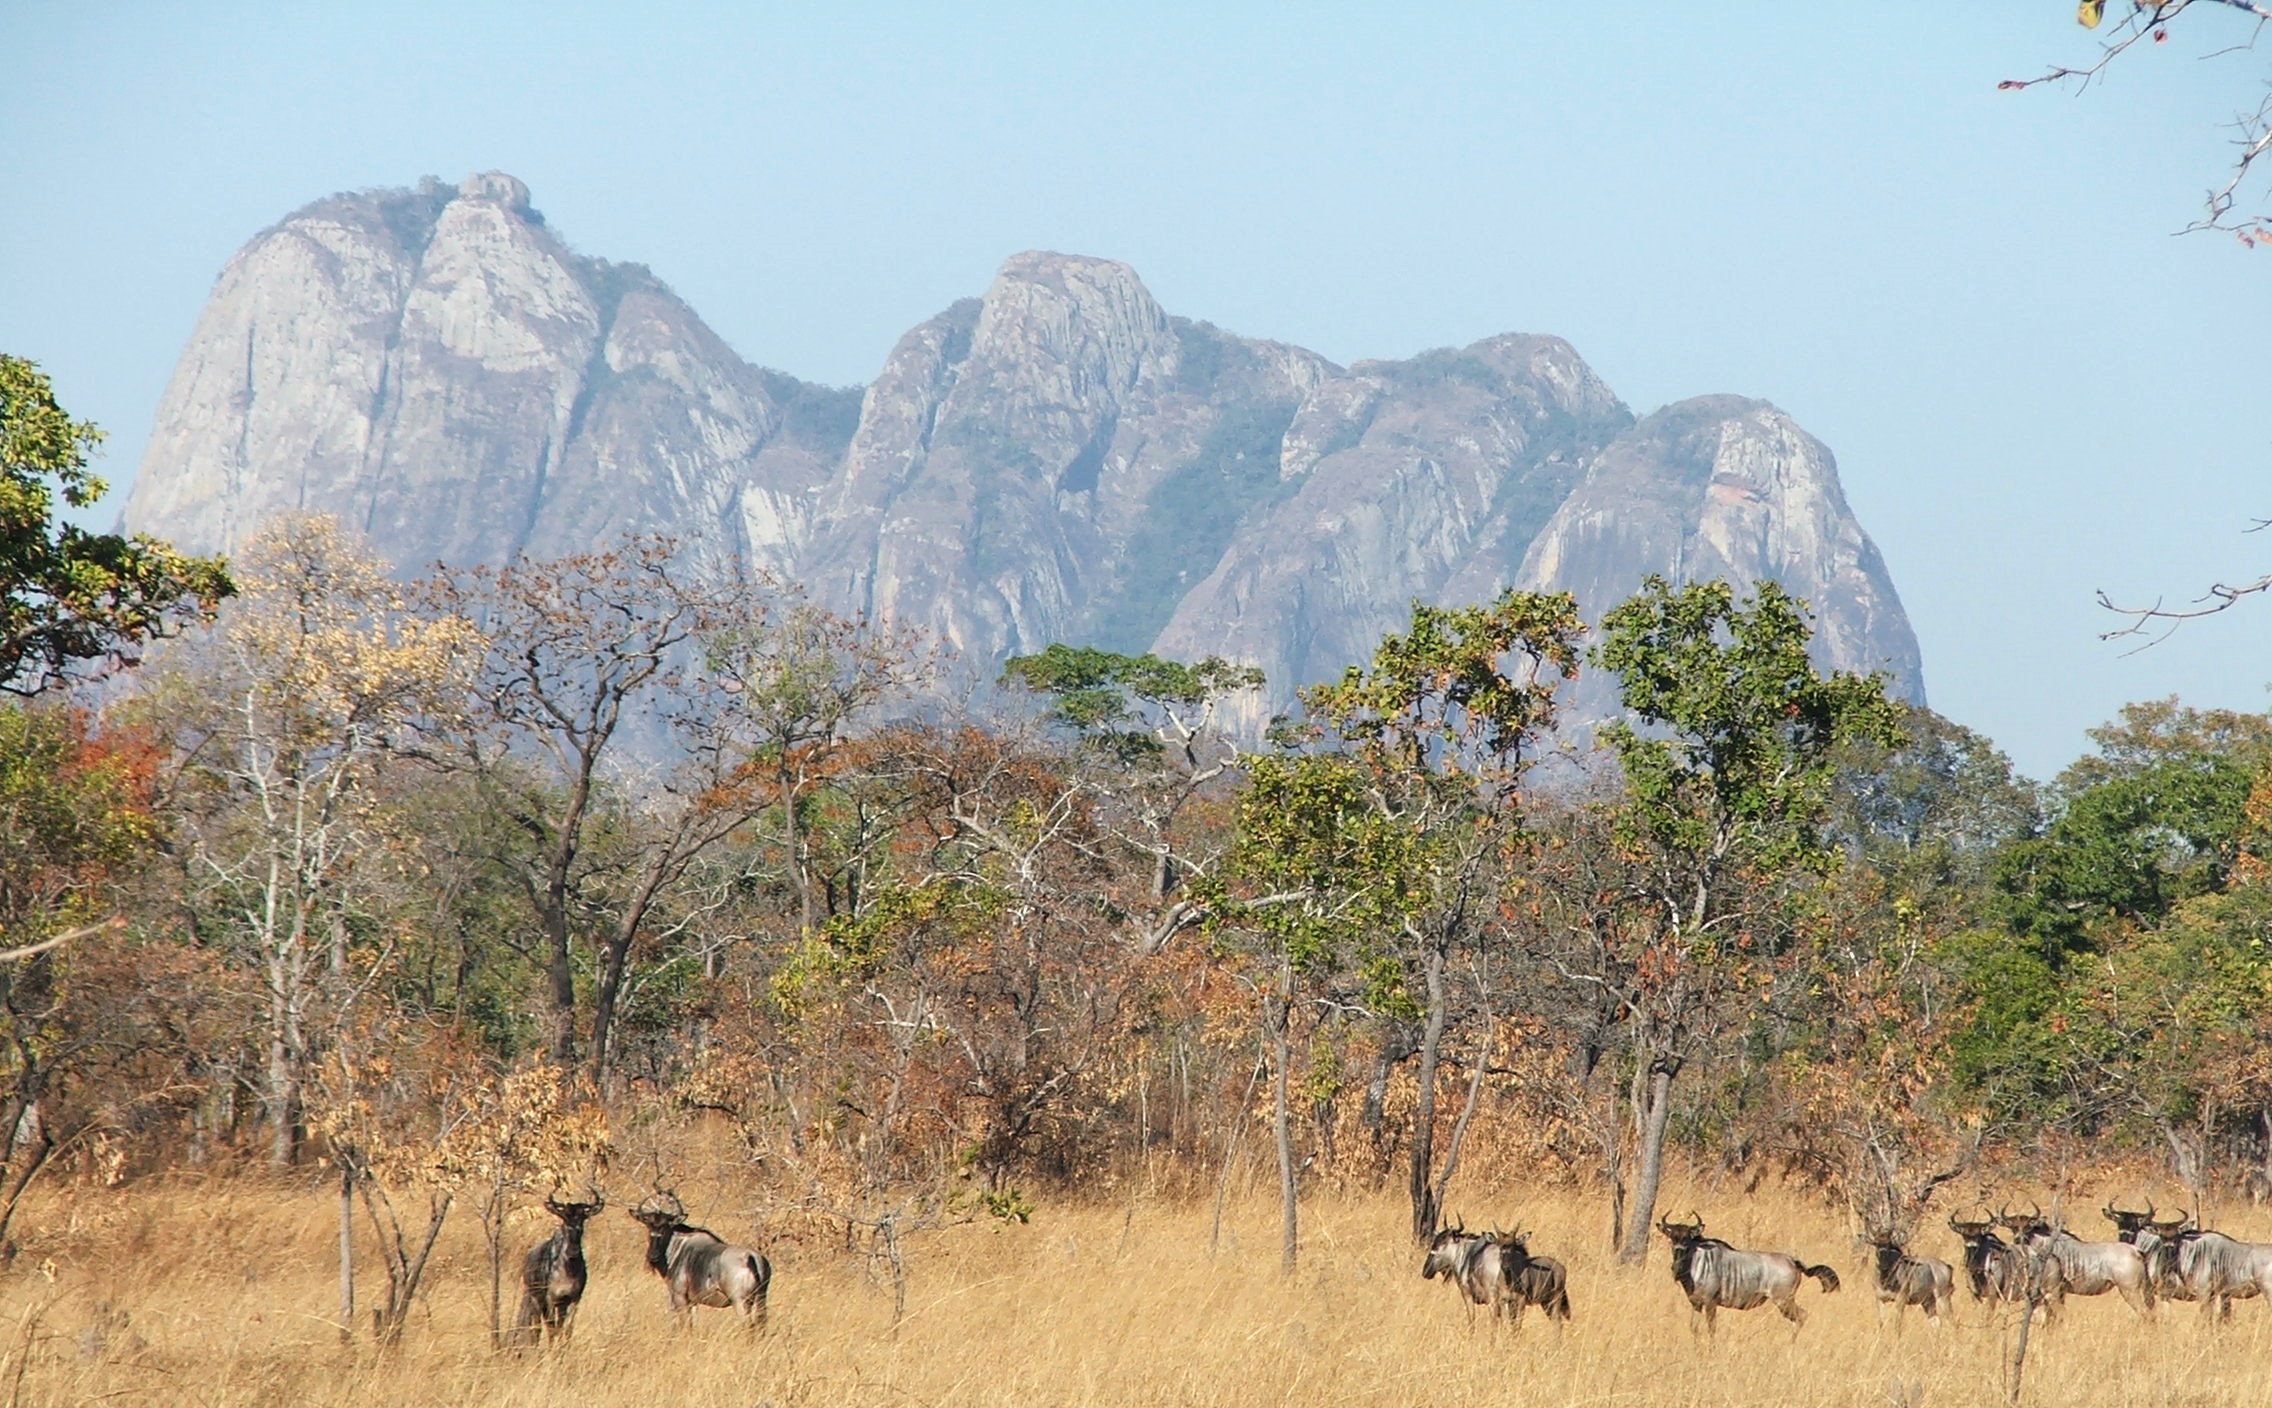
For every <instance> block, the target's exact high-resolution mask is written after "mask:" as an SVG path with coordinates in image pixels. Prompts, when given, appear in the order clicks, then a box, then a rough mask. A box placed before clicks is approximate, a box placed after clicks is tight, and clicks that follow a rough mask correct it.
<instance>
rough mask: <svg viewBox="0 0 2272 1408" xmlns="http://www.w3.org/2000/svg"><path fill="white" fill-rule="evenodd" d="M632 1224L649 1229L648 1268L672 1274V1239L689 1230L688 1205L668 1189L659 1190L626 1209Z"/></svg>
mask: <svg viewBox="0 0 2272 1408" xmlns="http://www.w3.org/2000/svg"><path fill="white" fill-rule="evenodd" d="M624 1211H625V1212H627V1213H629V1214H630V1215H631V1220H632V1221H633V1222H636V1223H638V1224H639V1225H640V1226H642V1227H644V1228H646V1229H647V1264H648V1265H649V1266H651V1267H653V1268H654V1269H655V1270H656V1271H658V1272H663V1273H666V1274H667V1273H668V1272H669V1270H670V1249H671V1238H672V1237H673V1236H674V1235H676V1234H677V1233H678V1232H679V1231H681V1230H683V1229H684V1228H685V1226H686V1204H684V1203H682V1202H680V1201H679V1200H678V1194H676V1193H673V1192H672V1191H671V1190H670V1189H668V1188H658V1189H656V1190H655V1192H654V1193H653V1194H652V1195H650V1196H648V1197H646V1198H642V1199H640V1201H639V1204H638V1206H636V1207H629V1208H625V1209H624Z"/></svg>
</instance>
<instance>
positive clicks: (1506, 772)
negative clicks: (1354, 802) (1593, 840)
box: [1303, 591, 1584, 1242]
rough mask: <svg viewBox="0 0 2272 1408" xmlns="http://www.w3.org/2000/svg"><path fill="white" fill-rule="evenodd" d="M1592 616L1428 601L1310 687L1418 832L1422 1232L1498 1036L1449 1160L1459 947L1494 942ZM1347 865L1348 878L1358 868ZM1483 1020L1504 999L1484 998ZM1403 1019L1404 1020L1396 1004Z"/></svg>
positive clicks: (1510, 598) (1391, 807) (1396, 941)
mask: <svg viewBox="0 0 2272 1408" xmlns="http://www.w3.org/2000/svg"><path fill="white" fill-rule="evenodd" d="M1583 629H1584V627H1583V625H1582V623H1581V622H1580V621H1579V619H1578V607H1577V602H1576V600H1575V599H1574V598H1573V597H1571V596H1570V595H1569V594H1567V593H1559V594H1556V595H1552V596H1542V595H1539V594H1537V593H1533V592H1518V591H1510V592H1507V593H1506V594H1504V595H1502V596H1501V597H1500V598H1499V599H1498V600H1497V601H1495V602H1492V603H1491V604H1489V605H1487V606H1471V607H1458V608H1448V607H1436V606H1424V605H1419V604H1415V605H1414V606H1413V608H1412V626H1411V629H1410V630H1409V631H1407V632H1406V633H1404V634H1403V635H1391V636H1388V637H1387V638H1385V639H1384V640H1382V642H1381V644H1380V648H1379V649H1378V650H1376V651H1375V652H1374V653H1373V660H1372V663H1371V665H1370V666H1369V667H1359V666H1352V667H1350V669H1349V670H1348V671H1347V672H1346V673H1345V674H1344V675H1343V676H1342V678H1341V679H1340V680H1339V681H1338V682H1336V683H1333V684H1328V685H1320V686H1318V687H1317V688H1315V689H1311V690H1309V691H1306V692H1305V694H1304V696H1303V698H1304V702H1305V703H1306V704H1307V705H1308V707H1309V712H1310V716H1311V718H1312V719H1314V720H1316V721H1317V723H1318V724H1319V725H1320V726H1321V727H1322V729H1323V730H1324V736H1325V741H1326V742H1327V744H1328V746H1330V747H1331V748H1332V749H1333V750H1334V751H1335V752H1336V753H1338V754H1340V755H1342V756H1344V757H1346V759H1347V760H1348V763H1349V764H1350V765H1351V766H1352V767H1353V768H1354V771H1355V776H1356V779H1357V781H1358V784H1359V786H1360V787H1361V788H1362V791H1363V795H1364V799H1365V802H1366V805H1367V807H1368V808H1369V810H1370V811H1371V812H1372V813H1374V814H1376V815H1377V816H1378V817H1380V818H1381V820H1382V822H1383V824H1386V825H1388V826H1391V827H1394V828H1396V829H1397V830H1398V831H1399V832H1400V833H1402V836H1403V840H1402V843H1401V844H1400V845H1399V846H1398V847H1397V849H1398V851H1399V853H1400V854H1402V855H1403V856H1404V857H1405V858H1406V860H1407V861H1408V863H1409V869H1408V870H1407V872H1406V873H1405V874H1403V875H1401V876H1399V877H1398V881H1399V894H1400V896H1401V900H1402V902H1401V904H1400V906H1399V907H1398V910H1397V912H1396V913H1394V914H1393V915H1385V916H1383V917H1384V918H1385V919H1386V920H1387V921H1388V928H1387V932H1386V933H1384V934H1383V935H1381V936H1380V937H1381V940H1382V941H1383V943H1384V944H1385V947H1386V951H1387V952H1389V953H1391V954H1393V955H1394V956H1395V959H1396V961H1397V963H1398V964H1399V966H1400V969H1401V972H1400V973H1399V979H1400V981H1399V984H1398V988H1399V995H1400V996H1402V995H1404V994H1410V996H1409V997H1406V999H1405V1004H1404V1005H1409V1006H1412V1007H1416V1008H1417V1009H1418V1011H1419V1013H1420V1033H1419V1040H1418V1042H1417V1055H1418V1056H1419V1062H1420V1065H1419V1106H1418V1109H1417V1111H1416V1112H1415V1114H1414V1116H1413V1128H1412V1139H1411V1142H1410V1144H1409V1146H1408V1158H1409V1168H1408V1170H1407V1173H1408V1177H1407V1184H1408V1187H1409V1192H1410V1196H1411V1203H1412V1232H1413V1236H1414V1237H1416V1238H1418V1239H1419V1240H1421V1241H1423V1242H1425V1241H1427V1240H1428V1239H1429V1238H1430V1237H1433V1236H1434V1235H1435V1233H1436V1226H1437V1223H1438V1221H1439V1219H1440V1218H1441V1215H1442V1208H1443V1197H1444V1190H1445V1188H1446V1186H1447V1185H1448V1184H1449V1182H1450V1179H1451V1175H1452V1173H1453V1171H1454V1170H1455V1169H1456V1168H1457V1166H1458V1160H1459V1143H1460V1137H1461V1136H1462V1135H1463V1134H1464V1133H1465V1131H1466V1128H1467V1121H1468V1119H1469V1118H1470V1117H1471V1116H1472V1115H1473V1113H1474V1108H1475V1100H1476V1097H1477V1095H1478V1094H1479V1093H1480V1091H1481V1088H1482V1086H1481V1074H1482V1071H1483V1069H1484V1067H1485V1066H1486V1065H1487V1064H1488V1057H1489V1051H1488V1049H1487V1047H1484V1046H1481V1045H1479V1047H1478V1049H1477V1050H1476V1051H1475V1052H1473V1053H1472V1054H1471V1056H1470V1075H1471V1079H1470V1080H1469V1084H1468V1102H1467V1105H1466V1107H1465V1109H1464V1110H1463V1112H1462V1114H1461V1117H1460V1119H1459V1121H1458V1123H1457V1124H1456V1125H1455V1127H1454V1130H1453V1133H1452V1137H1451V1142H1450V1144H1449V1145H1448V1147H1447V1148H1446V1150H1445V1157H1444V1164H1443V1168H1442V1170H1441V1172H1440V1173H1439V1172H1438V1171H1437V1169H1436V1167H1435V1162H1436V1149H1435V1133H1436V1131H1435V1124H1436V1102H1437V1089H1436V1087H1437V1073H1438V1071H1439V1069H1440V1066H1441V1062H1442V1055H1443V1043H1444V1037H1445V1032H1446V1029H1447V1027H1448V1026H1449V1024H1450V1022H1451V1020H1452V1017H1453V1006H1454V1002H1453V996H1452V993H1451V983H1450V978H1451V969H1452V966H1453V960H1454V958H1455V956H1456V955H1458V954H1460V953H1462V952H1463V951H1464V952H1468V953H1470V954H1473V953H1474V952H1475V951H1476V950H1477V949H1479V948H1480V947H1481V945H1482V943H1483V940H1484V938H1485V936H1486V935H1487V933H1488V932H1489V931H1490V929H1491V927H1492V924H1493V922H1494V920H1495V918H1496V917H1497V914H1498V910H1499V905H1500V899H1501V889H1502V886H1503V885H1504V883H1505V882H1506V880H1507V878H1508V876H1509V873H1510V865H1509V862H1510V860H1511V858H1512V854H1513V852H1514V850H1515V848H1516V847H1517V846H1518V845H1519V844H1520V843H1521V842H1522V840H1523V839H1524V829H1523V821H1522V808H1521V799H1522V793H1521V783H1522V778H1523V774H1524V772H1525V771H1526V770H1527V769H1528V767H1529V766H1530V763H1531V759H1532V753H1533V750H1534V749H1535V748H1536V746H1537V744H1538V740H1539V738H1540V736H1541V735H1542V734H1543V733H1545V732H1546V731H1547V730H1548V729H1550V728H1551V727H1552V725H1553V721H1554V691H1555V688H1556V686H1557V685H1559V684H1560V683H1561V682H1563V681H1565V680H1568V679H1570V678H1572V677H1573V676H1575V674H1576V673H1577V668H1578V639H1579V636H1580V633H1581V632H1582V630H1583ZM1354 879H1355V877H1345V878H1344V879H1343V880H1342V881H1341V882H1340V883H1342V884H1343V885H1347V884H1350V883H1352V881H1353V880H1354ZM1470 1005H1471V1007H1474V1008H1475V1009H1476V1015H1478V1016H1480V1017H1481V1018H1482V1019H1483V1022H1482V1024H1481V1025H1483V1026H1484V1028H1485V1030H1486V1038H1485V1040H1486V1041H1487V1040H1488V1035H1487V1034H1488V1024H1489V1016H1490V1014H1489V1011H1488V1009H1487V1007H1483V1006H1482V1005H1481V1004H1479V1003H1471V1004H1470ZM1391 1020H1394V1018H1393V1016H1392V1017H1391Z"/></svg>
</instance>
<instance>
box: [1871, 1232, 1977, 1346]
mask: <svg viewBox="0 0 2272 1408" xmlns="http://www.w3.org/2000/svg"><path fill="white" fill-rule="evenodd" d="M1870 1247H1871V1249H1872V1251H1873V1252H1874V1253H1875V1255H1874V1256H1873V1258H1872V1260H1871V1266H1870V1270H1871V1272H1872V1278H1873V1280H1874V1281H1875V1282H1876V1285H1877V1293H1878V1317H1879V1319H1881V1320H1882V1319H1884V1317H1885V1308H1886V1307H1887V1306H1889V1305H1890V1306H1892V1307H1893V1313H1894V1317H1895V1318H1894V1324H1895V1325H1896V1326H1898V1325H1899V1324H1900V1323H1901V1320H1900V1317H1901V1316H1902V1315H1903V1314H1904V1313H1905V1312H1907V1310H1908V1309H1909V1307H1910V1306H1913V1305H1914V1306H1916V1307H1918V1308H1919V1309H1921V1310H1923V1311H1924V1312H1925V1318H1926V1319H1927V1320H1930V1321H1932V1322H1933V1323H1934V1324H1936V1325H1937V1324H1939V1323H1940V1321H1941V1315H1942V1314H1943V1312H1945V1311H1947V1310H1948V1309H1949V1307H1950V1305H1951V1303H1952V1302H1954V1301H1955V1299H1956V1273H1955V1272H1954V1271H1953V1270H1951V1269H1950V1267H1949V1264H1948V1263H1947V1262H1945V1261H1940V1260H1937V1259H1935V1258H1933V1257H1929V1256H1911V1255H1910V1254H1909V1249H1908V1247H1906V1246H1905V1245H1903V1243H1902V1240H1901V1239H1900V1238H1899V1237H1897V1236H1895V1235H1894V1234H1893V1233H1891V1232H1877V1233H1873V1234H1872V1235H1871V1237H1870Z"/></svg>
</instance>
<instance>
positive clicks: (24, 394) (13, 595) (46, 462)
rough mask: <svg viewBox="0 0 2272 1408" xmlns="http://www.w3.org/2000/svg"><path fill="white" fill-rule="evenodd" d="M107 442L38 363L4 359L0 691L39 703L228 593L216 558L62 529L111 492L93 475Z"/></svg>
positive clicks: (139, 539)
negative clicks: (60, 515)
mask: <svg viewBox="0 0 2272 1408" xmlns="http://www.w3.org/2000/svg"><path fill="white" fill-rule="evenodd" d="M101 443H102V432H101V431H100V430H98V429H96V427H95V426H94V424H93V423H92V422H89V421H83V420H73V419H72V418H71V416H70V413H69V412H67V411H65V410H64V409H63V407H62V406H61V405H59V404H57V402H56V399H55V388H54V386H53V384H52V383H51V382H50V381H49V380H48V378H47V374H46V373H44V372H42V371H41V370H40V369H39V366H38V364H37V363H34V362H30V361H26V360H25V359H24V358H22V357H11V356H7V355H4V354H0V690H5V691H7V692H9V693H12V694H18V695H32V694H37V693H39V692H41V691H42V690H46V689H50V688H53V687H54V686H55V685H57V684H60V683H61V682H63V681H64V680H65V679H67V678H69V677H70V675H71V673H72V672H73V670H74V669H77V668H80V667H84V666H87V665H89V664H92V663H95V662H101V661H116V662H120V663H124V664H132V663H134V661H135V659H136V657H137V654H138V652H139V650H140V648H141V646H142V645H143V644H144V643H145V642H147V641H149V640H152V639H154V638H156V637H158V636H162V635H166V634H168V633H169V632H171V631H173V630H175V629H176V628H178V627H179V626H181V625H182V624H184V623H185V622H188V621H191V620H195V619H197V618H199V617H200V616H203V615H205V614H207V613H209V612H210V611H211V610H212V608H213V606H214V605H215V604H216V603H217V602H219V601H220V599H221V598H223V597H225V596H227V595H228V594H229V592H230V585H229V577H228V573H227V572H226V571H224V570H223V568H222V566H221V563H220V561H219V560H218V559H215V558H204V557H186V556H183V555H182V554H180V553H177V552H175V551H174V550H173V549H172V548H169V547H167V546H166V545H165V544H163V543H161V542H158V541H157V540H155V539H152V538H148V537H143V536H140V535H137V536H134V537H122V536H120V535H118V534H115V533H89V532H87V531H86V530H85V529H82V528H78V527H75V526H73V525H71V524H68V523H63V522H59V521H58V520H57V518H56V512H57V510H58V508H59V507H70V508H84V507H86V506H87V505H89V504H92V503H94V502H95V501H96V500H97V499H100V498H101V497H102V496H103V494H104V493H105V491H106V487H107V486H105V484H104V483H103V481H102V480H101V479H99V478H97V477H96V476H95V474H94V473H93V472H92V471H91V470H90V469H89V468H88V464H89V462H90V461H91V460H92V458H93V456H94V453H95V449H96V447H97V446H99V445H100V444H101Z"/></svg>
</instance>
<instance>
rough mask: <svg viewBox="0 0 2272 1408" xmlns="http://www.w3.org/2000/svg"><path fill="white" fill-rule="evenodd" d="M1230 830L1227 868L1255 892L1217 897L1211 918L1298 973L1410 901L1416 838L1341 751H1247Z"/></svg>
mask: <svg viewBox="0 0 2272 1408" xmlns="http://www.w3.org/2000/svg"><path fill="white" fill-rule="evenodd" d="M1236 835H1237V839H1236V840H1235V841H1234V843H1233V845H1232V849H1231V856H1230V861H1231V869H1232V871H1233V872H1234V873H1235V874H1236V875H1238V876H1240V877H1242V878H1244V879H1245V880H1246V881H1248V882H1249V884H1250V885H1251V886H1252V887H1253V888H1254V890H1255V891H1256V892H1257V893H1256V894H1255V895H1253V896H1251V897H1249V898H1248V899H1245V900H1236V899H1233V898H1231V897H1229V896H1227V895H1224V896H1218V897H1217V900H1216V903H1215V905H1214V906H1213V911H1214V914H1213V921H1212V922H1213V924H1214V926H1215V927H1216V928H1218V929H1221V928H1224V927H1231V926H1235V927H1239V928H1244V929H1247V930H1250V931H1252V932H1255V933H1258V934H1260V935H1262V936H1263V937H1264V938H1265V940H1266V943H1267V945H1268V947H1269V948H1270V949H1271V950H1272V951H1273V952H1274V953H1275V954H1278V955H1280V956H1282V957H1283V958H1284V960H1285V961H1286V962H1287V963H1289V964H1290V965H1291V966H1292V967H1293V969H1294V971H1295V972H1296V973H1300V974H1304V975H1309V976H1318V975H1322V974H1323V973H1324V972H1326V971H1328V970H1329V969H1330V968H1332V967H1333V966H1334V965H1335V963H1336V962H1337V961H1339V960H1341V959H1343V958H1344V957H1345V956H1346V954H1347V952H1348V949H1349V946H1350V945H1351V943H1352V942H1361V941H1362V940H1363V939H1364V938H1365V937H1367V936H1376V935H1378V934H1380V933H1381V932H1382V931H1384V930H1386V929H1391V928H1394V927H1396V926H1397V925H1399V924H1400V923H1401V922H1402V919H1403V916H1404V915H1405V914H1406V913H1408V912H1409V910H1410V908H1411V896H1412V888H1411V876H1412V872H1413V870H1414V868H1415V867H1414V866H1413V865H1412V860H1413V853H1414V846H1415V838H1414V836H1413V834H1412V832H1411V831H1410V830H1409V829H1408V828H1406V827H1402V826H1399V825H1397V824H1395V822H1393V821H1392V820H1391V819H1390V818H1388V817H1386V816H1383V815H1382V814H1381V813H1380V811H1379V810H1378V809H1377V808H1375V807H1374V806H1373V805H1372V804H1371V802H1370V799H1369V798H1368V797H1367V796H1366V792H1365V787H1364V783H1363V779H1362V777H1361V776H1360V775H1359V773H1358V770H1357V768H1356V765H1355V764H1354V763H1353V762H1352V761H1351V760H1350V759H1348V758H1346V757H1341V756H1337V755H1334V754H1326V753H1311V754H1295V755H1290V756H1270V757H1261V758H1257V759H1255V760H1254V762H1253V763H1252V764H1251V765H1250V766H1249V767H1248V770H1247V788H1246V791H1245V793H1244V794H1243V795H1242V796H1241V797H1240V798H1239V806H1238V816H1237V831H1236Z"/></svg>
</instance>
